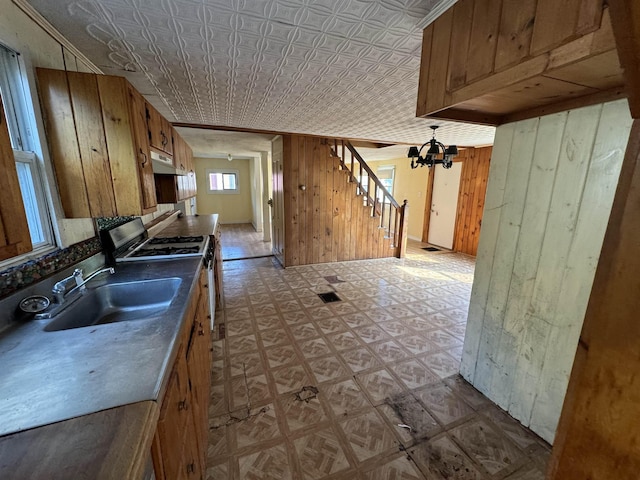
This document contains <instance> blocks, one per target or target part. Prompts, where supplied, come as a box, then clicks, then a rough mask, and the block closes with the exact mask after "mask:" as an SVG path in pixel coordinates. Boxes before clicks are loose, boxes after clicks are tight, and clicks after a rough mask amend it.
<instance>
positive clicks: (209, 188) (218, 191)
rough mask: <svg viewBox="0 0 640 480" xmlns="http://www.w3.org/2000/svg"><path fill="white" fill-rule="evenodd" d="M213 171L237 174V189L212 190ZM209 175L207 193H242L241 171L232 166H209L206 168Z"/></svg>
mask: <svg viewBox="0 0 640 480" xmlns="http://www.w3.org/2000/svg"><path fill="white" fill-rule="evenodd" d="M212 173H222V174H225V173H226V174H233V175H235V176H236V188H235V190H211V182H210V181H209V176H210V175H211V174H212ZM206 177H207V193H208V194H210V195H238V194H239V193H240V171H239V170H234V169H232V168H208V169H207V170H206Z"/></svg>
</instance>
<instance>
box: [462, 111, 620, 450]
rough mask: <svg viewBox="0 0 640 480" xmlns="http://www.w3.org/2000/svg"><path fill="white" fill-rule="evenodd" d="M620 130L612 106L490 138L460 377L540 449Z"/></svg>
mask: <svg viewBox="0 0 640 480" xmlns="http://www.w3.org/2000/svg"><path fill="white" fill-rule="evenodd" d="M630 127H631V118H630V116H629V109H628V106H627V102H626V100H618V101H615V102H610V103H605V104H600V105H594V106H590V107H585V108H580V109H577V110H572V111H569V112H562V113H557V114H553V115H548V116H545V117H539V118H535V119H530V120H524V121H520V122H516V123H510V124H507V125H503V126H501V127H498V129H497V131H496V137H495V143H494V146H493V155H492V159H491V168H490V173H489V183H488V188H487V198H486V203H485V209H484V214H483V220H482V235H481V238H480V244H479V246H478V255H477V257H476V269H475V277H474V282H473V289H472V293H471V301H470V304H469V316H468V322H467V332H466V336H465V344H464V350H463V355H462V363H461V367H460V368H461V373H462V375H463V377H464V378H466V379H467V380H468V381H469V382H471V383H472V384H473V385H474V386H475V387H476V388H477V389H478V390H480V391H481V392H482V393H484V394H485V395H486V396H487V397H489V398H490V399H491V400H492V401H494V402H495V403H497V404H498V405H499V406H500V407H501V408H503V409H505V410H507V411H508V412H509V413H510V414H511V415H512V416H513V417H515V418H516V419H518V420H519V421H521V422H522V423H523V424H525V425H527V426H529V427H530V428H531V429H532V430H533V431H535V432H536V433H538V434H539V435H540V436H541V437H543V438H544V439H545V440H547V441H549V442H553V440H554V436H555V432H556V427H557V423H558V418H559V416H560V411H561V409H562V404H563V400H564V396H565V392H566V388H567V385H568V381H569V372H570V370H571V365H572V363H573V360H574V354H575V351H576V346H577V344H578V338H579V334H580V328H581V326H582V322H583V320H584V315H585V311H586V308H587V302H588V301H589V295H590V292H591V287H592V283H593V278H594V274H595V270H596V265H597V263H598V257H599V255H600V250H601V247H602V241H603V238H604V233H605V229H606V227H607V221H608V218H609V214H610V210H611V205H612V202H613V196H614V193H615V189H616V185H617V183H618V177H619V171H620V166H621V163H622V156H623V152H624V150H625V146H626V143H627V139H628V137H629V130H630Z"/></svg>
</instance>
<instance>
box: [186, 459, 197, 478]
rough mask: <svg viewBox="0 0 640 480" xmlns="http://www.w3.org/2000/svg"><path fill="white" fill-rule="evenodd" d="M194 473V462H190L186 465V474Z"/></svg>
mask: <svg viewBox="0 0 640 480" xmlns="http://www.w3.org/2000/svg"><path fill="white" fill-rule="evenodd" d="M195 472H196V464H195V463H194V462H191V463H190V464H189V465H187V474H188V475H191V474H192V473H195Z"/></svg>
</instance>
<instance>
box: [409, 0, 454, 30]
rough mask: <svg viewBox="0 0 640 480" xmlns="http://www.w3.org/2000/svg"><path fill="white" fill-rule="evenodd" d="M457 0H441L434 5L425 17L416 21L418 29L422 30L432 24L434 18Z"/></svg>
mask: <svg viewBox="0 0 640 480" xmlns="http://www.w3.org/2000/svg"><path fill="white" fill-rule="evenodd" d="M457 1H458V0H441V1H440V2H439V3H438V4H437V5H436V6H435V7H433V10H431V11H430V12H429V14H428V15H427V16H426V17H424V18H423V19H422V20H420V21H419V22H418V25H417V27H418V28H419V29H420V30H424V29H425V28H427V27H428V26H429V25H430V24H432V23H433V22H434V21H435V19H436V18H438V17H439V16H440V15H442V14H443V13H444V12H446V11H447V10H449V9H450V8H451V7H452V6H453V4H454V3H456V2H457Z"/></svg>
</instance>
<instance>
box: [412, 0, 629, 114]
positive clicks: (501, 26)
mask: <svg viewBox="0 0 640 480" xmlns="http://www.w3.org/2000/svg"><path fill="white" fill-rule="evenodd" d="M623 85H624V81H623V77H622V69H621V68H620V63H619V61H618V55H617V50H616V45H615V41H614V37H613V33H612V29H611V21H610V18H609V11H608V8H603V1H602V0H564V1H562V2H558V1H557V0H459V1H458V2H457V3H456V4H455V5H454V6H453V7H451V8H450V9H449V10H447V11H446V12H445V13H444V14H442V15H441V16H440V17H439V18H438V19H436V20H435V21H434V22H433V23H432V24H431V25H429V26H428V27H427V28H426V29H425V30H424V34H423V44H422V62H421V65H420V83H419V88H418V103H417V109H416V114H417V116H420V117H433V118H443V119H451V120H463V121H468V122H473V123H486V124H493V125H498V124H501V123H506V122H510V121H515V120H520V119H523V118H529V117H535V116H539V115H543V114H546V113H550V111H551V110H550V106H551V105H556V106H558V107H559V108H556V110H555V111H557V110H567V109H569V108H574V107H576V106H581V105H587V104H590V103H600V102H602V101H605V100H608V99H613V98H619V97H621V96H624V90H623Z"/></svg>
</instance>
